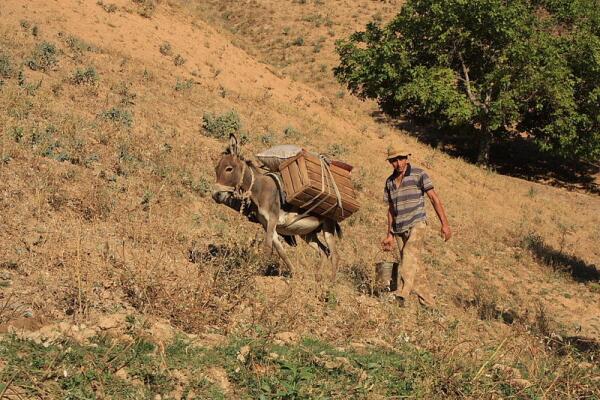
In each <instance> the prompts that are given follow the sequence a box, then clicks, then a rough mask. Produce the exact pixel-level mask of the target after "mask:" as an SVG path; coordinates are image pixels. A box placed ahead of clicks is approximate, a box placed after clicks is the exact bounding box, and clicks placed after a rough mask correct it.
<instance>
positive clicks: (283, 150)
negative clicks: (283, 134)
mask: <svg viewBox="0 0 600 400" xmlns="http://www.w3.org/2000/svg"><path fill="white" fill-rule="evenodd" d="M301 151H302V147H299V146H296V145H293V144H282V145H279V146H273V147H271V148H270V149H267V150H264V151H261V152H260V153H258V154H257V155H256V158H258V159H259V160H260V162H262V163H263V165H264V166H265V168H267V169H268V170H269V171H271V172H278V171H279V165H280V164H281V163H282V162H284V161H285V160H287V159H289V158H292V157H295V156H297V155H298V154H299V153H300V152H301Z"/></svg>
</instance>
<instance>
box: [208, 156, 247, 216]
mask: <svg viewBox="0 0 600 400" xmlns="http://www.w3.org/2000/svg"><path fill="white" fill-rule="evenodd" d="M242 163H243V165H244V166H243V167H242V173H241V174H240V179H239V181H238V182H237V183H236V184H235V186H227V185H221V184H220V183H216V184H215V188H216V189H217V190H218V191H219V192H228V193H231V194H232V196H233V198H234V199H237V200H241V202H242V206H241V207H240V213H242V214H243V212H244V209H245V208H246V207H247V206H249V205H250V196H251V195H252V187H253V186H254V171H252V168H249V167H248V164H247V163H246V162H245V161H243V160H242ZM246 170H248V171H250V186H248V189H246V190H243V188H242V185H243V184H244V178H245V177H246Z"/></svg>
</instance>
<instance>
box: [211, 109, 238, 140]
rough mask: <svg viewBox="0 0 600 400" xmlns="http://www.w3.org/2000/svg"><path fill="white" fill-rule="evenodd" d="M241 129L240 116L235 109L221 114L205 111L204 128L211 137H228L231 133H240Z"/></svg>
mask: <svg viewBox="0 0 600 400" xmlns="http://www.w3.org/2000/svg"><path fill="white" fill-rule="evenodd" d="M241 129H242V123H241V121H240V117H239V115H238V114H237V112H235V111H233V110H232V111H229V112H227V113H225V114H222V115H219V116H215V115H213V114H212V113H205V114H204V116H203V117H202V130H203V132H204V134H205V135H206V136H209V137H213V138H216V139H227V138H229V135H230V134H232V133H234V134H235V133H239V132H240V130H241Z"/></svg>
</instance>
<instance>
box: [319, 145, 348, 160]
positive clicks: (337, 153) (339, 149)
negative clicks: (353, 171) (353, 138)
mask: <svg viewBox="0 0 600 400" xmlns="http://www.w3.org/2000/svg"><path fill="white" fill-rule="evenodd" d="M347 152H348V149H347V148H346V146H344V145H343V144H340V143H333V144H330V145H329V146H327V150H326V151H325V154H327V155H328V156H330V157H341V156H343V155H344V154H346V153H347Z"/></svg>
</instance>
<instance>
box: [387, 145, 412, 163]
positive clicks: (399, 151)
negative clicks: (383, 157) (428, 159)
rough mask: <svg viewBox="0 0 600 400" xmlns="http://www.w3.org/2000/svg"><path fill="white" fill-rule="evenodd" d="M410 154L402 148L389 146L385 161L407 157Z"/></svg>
mask: <svg viewBox="0 0 600 400" xmlns="http://www.w3.org/2000/svg"><path fill="white" fill-rule="evenodd" d="M410 155H411V154H410V153H409V152H408V150H406V149H404V148H403V147H400V146H390V147H388V151H387V160H391V159H392V158H396V157H408V156H410Z"/></svg>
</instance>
